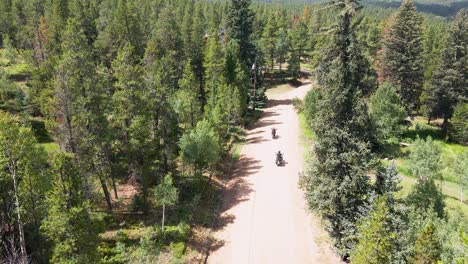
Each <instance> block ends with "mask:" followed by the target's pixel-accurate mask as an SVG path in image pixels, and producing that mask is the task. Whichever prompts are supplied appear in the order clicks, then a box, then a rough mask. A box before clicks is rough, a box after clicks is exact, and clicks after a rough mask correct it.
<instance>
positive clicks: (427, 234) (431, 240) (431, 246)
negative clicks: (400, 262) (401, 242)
mask: <svg viewBox="0 0 468 264" xmlns="http://www.w3.org/2000/svg"><path fill="white" fill-rule="evenodd" d="M434 229H435V227H434V225H433V224H428V225H426V226H425V227H424V228H423V230H422V231H421V233H420V235H419V237H418V239H417V240H416V245H415V248H414V257H413V258H412V260H411V263H415V264H429V263H437V261H439V260H440V242H439V241H438V240H437V237H436V235H435V230H434Z"/></svg>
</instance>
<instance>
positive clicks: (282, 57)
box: [276, 28, 290, 71]
mask: <svg viewBox="0 0 468 264" xmlns="http://www.w3.org/2000/svg"><path fill="white" fill-rule="evenodd" d="M289 50H290V39H289V34H288V31H287V30H286V29H285V28H280V29H279V30H278V37H277V40H276V59H277V61H278V62H279V70H280V71H281V70H282V68H281V65H282V64H283V63H285V62H286V58H287V55H288V53H289Z"/></svg>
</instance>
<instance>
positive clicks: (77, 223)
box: [41, 153, 99, 264]
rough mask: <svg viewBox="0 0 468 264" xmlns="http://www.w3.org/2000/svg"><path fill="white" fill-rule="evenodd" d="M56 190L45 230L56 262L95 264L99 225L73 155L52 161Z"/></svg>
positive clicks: (57, 156) (49, 201) (50, 199)
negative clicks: (83, 188)
mask: <svg viewBox="0 0 468 264" xmlns="http://www.w3.org/2000/svg"><path fill="white" fill-rule="evenodd" d="M51 173H52V176H53V177H54V179H53V181H54V184H53V188H52V190H51V191H50V193H49V194H48V196H47V204H48V210H47V217H46V219H45V220H44V222H43V224H42V226H41V230H42V231H43V233H44V234H45V235H46V236H47V238H48V239H49V240H50V241H51V242H52V244H53V250H52V258H51V261H52V262H54V263H76V264H79V263H95V262H96V261H98V259H99V256H98V252H97V250H96V249H97V245H98V236H97V231H98V229H97V226H96V225H95V224H94V223H93V221H92V220H91V217H90V214H89V210H90V204H89V202H88V201H87V199H86V198H85V196H84V194H83V192H82V181H81V177H80V175H79V170H78V168H77V167H76V165H74V161H73V156H72V155H70V154H65V153H57V154H55V155H54V157H53V158H52V168H51Z"/></svg>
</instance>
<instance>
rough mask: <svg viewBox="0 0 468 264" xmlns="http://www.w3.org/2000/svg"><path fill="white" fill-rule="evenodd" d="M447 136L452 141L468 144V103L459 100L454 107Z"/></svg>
mask: <svg viewBox="0 0 468 264" xmlns="http://www.w3.org/2000/svg"><path fill="white" fill-rule="evenodd" d="M449 136H450V139H451V140H452V141H455V142H458V143H461V144H464V145H467V144H468V103H464V102H459V103H458V104H457V106H456V107H455V109H454V111H453V116H452V122H451V124H450V128H449Z"/></svg>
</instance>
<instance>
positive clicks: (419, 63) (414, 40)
mask: <svg viewBox="0 0 468 264" xmlns="http://www.w3.org/2000/svg"><path fill="white" fill-rule="evenodd" d="M422 22H423V21H422V17H421V15H419V14H418V11H417V10H416V6H415V5H414V3H413V2H412V1H411V0H404V1H403V3H402V5H401V7H400V8H399V9H398V11H397V12H396V14H395V15H394V16H393V17H392V21H391V23H390V25H389V31H388V32H387V34H386V35H385V37H384V40H383V43H384V44H383V54H382V58H381V60H382V61H381V63H382V69H381V71H382V72H381V74H382V77H383V78H385V79H386V80H388V81H390V82H391V83H392V84H394V85H396V86H398V87H399V93H400V97H401V100H402V103H403V105H404V106H405V108H406V111H407V112H408V114H409V115H413V114H414V111H416V110H417V109H418V107H419V96H420V95H421V93H422V90H423V84H424V69H423V57H422V48H423V46H422Z"/></svg>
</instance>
